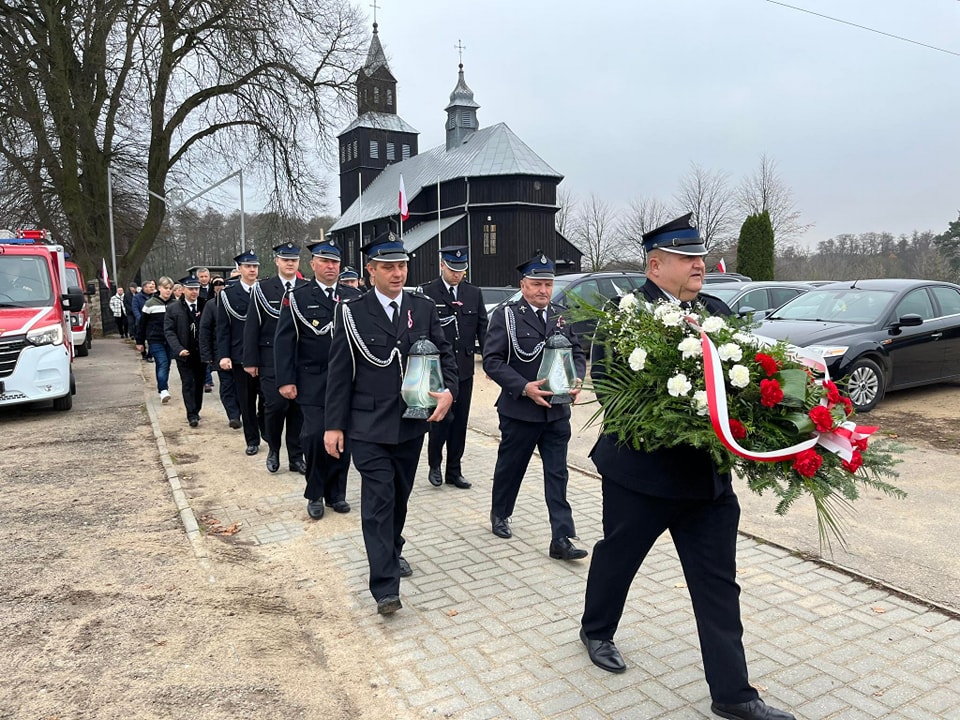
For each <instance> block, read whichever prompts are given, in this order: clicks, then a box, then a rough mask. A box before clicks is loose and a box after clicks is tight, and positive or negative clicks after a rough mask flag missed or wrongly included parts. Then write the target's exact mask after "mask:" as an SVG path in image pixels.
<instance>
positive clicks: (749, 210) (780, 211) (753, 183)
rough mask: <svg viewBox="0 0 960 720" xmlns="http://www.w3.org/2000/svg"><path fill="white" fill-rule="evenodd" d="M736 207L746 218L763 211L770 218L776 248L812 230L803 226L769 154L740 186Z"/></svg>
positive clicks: (761, 158)
mask: <svg viewBox="0 0 960 720" xmlns="http://www.w3.org/2000/svg"><path fill="white" fill-rule="evenodd" d="M737 204H738V206H739V209H740V213H741V214H742V215H744V216H748V215H759V214H760V213H762V212H763V211H764V210H766V211H767V212H768V213H769V214H770V224H771V225H773V244H774V247H781V246H783V245H785V244H787V243H791V242H793V241H795V240H796V239H797V238H799V237H800V236H801V235H802V234H803V233H805V232H806V231H807V230H809V229H810V228H811V227H812V225H810V224H804V223H802V222H800V211H799V210H798V209H797V206H796V204H795V203H794V201H793V191H792V190H791V189H790V188H789V187H787V185H786V183H784V182H783V179H782V178H781V177H780V173H779V172H778V171H777V163H776V161H775V160H773V159H772V158H769V157H767V155H766V153H764V154H763V155H761V156H760V167H758V168H757V169H756V170H755V171H754V172H753V174H752V175H748V176H746V177H745V178H743V180H742V181H741V182H740V186H739V187H738V188H737Z"/></svg>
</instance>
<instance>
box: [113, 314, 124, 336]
mask: <svg viewBox="0 0 960 720" xmlns="http://www.w3.org/2000/svg"><path fill="white" fill-rule="evenodd" d="M113 319H114V320H116V321H117V332H118V333H120V337H122V338H125V337H126V336H127V316H126V315H114V316H113Z"/></svg>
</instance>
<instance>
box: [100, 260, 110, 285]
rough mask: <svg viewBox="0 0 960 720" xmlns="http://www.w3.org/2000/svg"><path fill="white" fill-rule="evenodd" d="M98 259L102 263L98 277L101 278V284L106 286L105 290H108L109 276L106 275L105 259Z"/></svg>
mask: <svg viewBox="0 0 960 720" xmlns="http://www.w3.org/2000/svg"><path fill="white" fill-rule="evenodd" d="M100 259H101V260H102V261H103V263H102V264H101V266H100V277H102V278H103V284H104V285H106V286H107V288H109V287H110V276H109V275H108V274H107V259H106V258H100Z"/></svg>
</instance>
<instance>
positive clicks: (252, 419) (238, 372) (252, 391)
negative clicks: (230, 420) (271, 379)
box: [231, 363, 261, 445]
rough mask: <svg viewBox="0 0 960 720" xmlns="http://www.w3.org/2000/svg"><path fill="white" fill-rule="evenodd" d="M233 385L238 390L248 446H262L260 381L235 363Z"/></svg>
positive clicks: (241, 417) (238, 399) (244, 433)
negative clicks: (259, 414)
mask: <svg viewBox="0 0 960 720" xmlns="http://www.w3.org/2000/svg"><path fill="white" fill-rule="evenodd" d="M231 372H232V373H233V384H234V387H235V388H236V390H237V403H238V404H239V406H240V419H241V420H243V436H244V438H245V439H246V441H247V445H259V444H260V431H261V427H260V417H258V414H257V402H258V398H259V395H260V381H259V380H258V379H257V378H255V377H251V376H250V375H249V374H248V373H247V371H246V370H244V369H243V365H240V364H239V363H234V365H233V370H231Z"/></svg>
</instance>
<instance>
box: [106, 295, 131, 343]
mask: <svg viewBox="0 0 960 720" xmlns="http://www.w3.org/2000/svg"><path fill="white" fill-rule="evenodd" d="M110 312H111V313H112V314H113V320H114V322H116V323H117V332H118V333H120V337H121V338H125V337H127V309H126V308H125V307H124V305H123V288H122V287H118V288H117V294H116V295H114V296H113V297H112V298H110Z"/></svg>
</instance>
